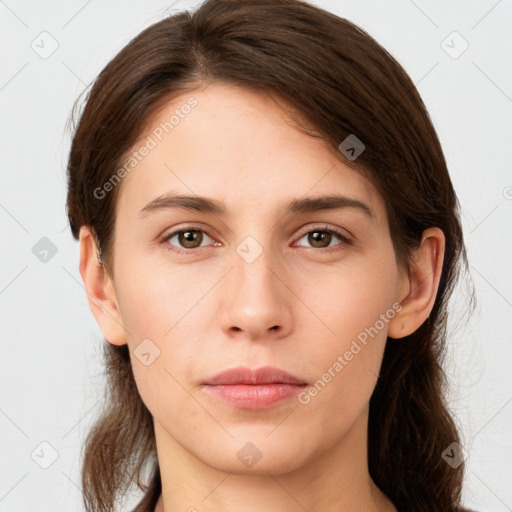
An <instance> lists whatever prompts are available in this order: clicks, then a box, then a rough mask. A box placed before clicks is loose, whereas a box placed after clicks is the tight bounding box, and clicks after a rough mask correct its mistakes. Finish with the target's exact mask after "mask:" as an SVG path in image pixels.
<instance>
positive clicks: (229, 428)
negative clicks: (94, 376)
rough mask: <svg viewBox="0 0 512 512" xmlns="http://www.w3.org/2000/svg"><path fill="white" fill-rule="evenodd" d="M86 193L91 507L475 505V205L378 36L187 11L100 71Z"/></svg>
mask: <svg viewBox="0 0 512 512" xmlns="http://www.w3.org/2000/svg"><path fill="white" fill-rule="evenodd" d="M68 178H69V182H68V198H67V211H68V216H69V220H70V225H71V229H72V232H73V236H74V237H75V238H76V239H78V240H79V241H80V250H81V253H80V273H81V276H82V278H83V281H84V285H85V288H86V290H87V293H88V299H89V304H90V307H91V310H92V312H93V314H94V316H95V319H96V321H97V323H98V325H99V327H100V329H101V331H102V333H103V335H104V337H105V340H106V341H107V342H108V343H105V364H106V374H107V378H108V386H107V396H106V401H105V404H104V410H103V412H102V415H101V416H100V417H99V418H98V420H97V423H96V425H95V426H94V428H93V429H92V430H91V432H90V433H89V436H88V438H87V441H86V445H85V446H84V453H83V465H82V486H83V490H84V502H85V505H86V508H87V510H90V511H92V510H102V511H107V510H109V511H110V510H114V506H115V504H116V502H117V501H119V499H122V498H123V497H124V495H125V494H126V493H127V491H128V490H129V488H130V484H132V483H133V482H136V483H137V485H138V486H139V488H140V489H142V490H145V491H146V492H145V495H144V496H143V498H142V500H141V501H140V503H139V504H138V505H137V507H136V508H135V510H136V511H154V510H156V511H164V510H165V512H174V511H178V510H190V511H192V510H199V511H203V510H204V511H207V510H212V511H213V510H215V511H216V510H222V511H229V510H235V509H236V510H246V511H253V510H276V511H295V510H308V511H310V512H313V511H331V510H332V511H334V510H354V511H355V510H364V511H371V512H374V511H375V512H376V511H380V512H384V511H415V512H420V511H425V512H426V511H428V512H433V511H439V512H441V511H442V512H446V511H456V510H463V509H462V508H461V505H460V495H461V488H462V481H463V468H464V461H463V456H462V450H461V447H460V443H459V440H460V439H459V434H458V431H457V427H456V424H455V421H454V419H453V418H452V416H451V414H450V412H449V411H448V409H447V406H446V402H445V396H444V383H445V376H444V373H443V369H442V367H441V361H442V358H443V354H444V346H445V343H446V321H447V317H446V314H447V313H446V312H447V304H448V299H449V297H450V295H451V292H452V290H453V286H454V284H455V282H456V279H457V276H458V272H459V269H460V267H461V265H464V264H465V265H467V263H466V255H465V248H464V242H463V236H462V230H461V225H460V220H459V213H458V202H457V198H456V195H455V192H454V190H453V187H452V183H451V181H450V177H449V174H448V171H447V167H446V162H445V160H444V156H443V153H442V149H441V146H440V143H439V140H438V138H437V135H436V132H435V130H434V128H433V126H432V123H431V121H430V118H429V115H428V113H427V111H426V109H425V106H424V104H423V102H422V100H421V98H420V96H419V94H418V92H417V90H416V88H415V87H414V84H413V83H412V81H411V80H410V78H409V77H408V75H407V74H406V73H405V71H404V70H403V69H402V68H401V66H400V65H399V64H398V63H397V62H396V61H395V60H394V59H393V57H391V56H390V55H389V54H388V53H387V52H386V51H385V50H384V49H383V48H382V47H381V46H380V45H379V44H378V43H377V42H376V41H375V40H374V39H372V38H371V37H370V36H369V35H368V34H367V33H365V32H364V31H363V30H361V29H360V28H358V27H357V26H355V25H353V24H352V23H350V22H348V21H347V20H344V19H340V18H338V17H336V16H335V15H333V14H330V13H328V12H326V11H323V10H321V9H319V8H317V7H315V6H312V5H310V4H308V3H305V2H300V1H298V0H278V1H276V0H257V1H256V0H210V1H206V2H205V3H203V4H202V5H201V6H200V8H198V9H197V10H196V11H195V12H194V13H188V12H182V13H179V14H176V15H173V16H170V17H168V18H166V19H164V20H162V21H160V22H158V23H156V24H154V25H152V26H151V27H149V28H148V29H146V30H144V31H143V32H142V33H141V34H140V35H139V36H137V37H136V38H135V39H134V40H133V41H132V42H130V43H129V44H128V45H127V46H126V47H125V48H124V49H123V50H122V51H121V52H120V53H119V54H118V55H117V56H116V57H115V58H114V59H113V60H112V61H111V62H110V63H109V64H108V65H107V66H106V68H105V69H104V70H103V71H102V72H101V73H100V75H99V77H98V79H97V80H96V82H95V84H94V86H93V87H92V89H91V91H90V93H89V97H88V101H87V104H86V106H85V108H84V110H83V112H82V114H81V117H80V121H79V123H78V125H77V126H76V128H75V133H74V137H73V142H72V147H71V153H70V156H69V163H68ZM148 472H149V483H148V484H147V485H146V484H145V483H144V482H143V480H144V479H145V473H146V474H147V473H148Z"/></svg>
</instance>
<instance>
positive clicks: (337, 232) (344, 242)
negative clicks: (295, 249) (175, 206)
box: [159, 226, 353, 254]
mask: <svg viewBox="0 0 512 512" xmlns="http://www.w3.org/2000/svg"><path fill="white" fill-rule="evenodd" d="M187 231H201V232H203V233H205V234H206V235H207V236H210V235H208V233H206V231H205V230H204V229H201V228H200V227H198V226H188V227H185V228H182V229H179V230H177V231H173V232H172V233H169V234H165V235H164V236H163V237H162V238H160V240H159V243H166V245H167V246H168V247H167V250H168V251H171V252H174V253H177V254H192V253H193V252H195V251H198V250H200V249H204V247H196V248H195V249H180V248H178V247H176V246H174V245H171V244H169V243H168V241H169V239H171V238H172V237H173V236H175V235H178V234H180V233H184V232H187ZM314 232H320V233H329V234H333V235H336V236H337V237H338V238H339V239H340V240H341V243H339V244H336V245H335V246H333V247H327V248H324V249H319V248H316V247H310V249H313V250H314V251H319V252H323V253H331V252H335V251H338V250H342V249H343V247H341V248H340V247H338V246H340V245H341V246H343V245H351V244H352V243H353V242H352V240H351V239H350V238H348V237H347V235H345V234H344V233H343V232H342V231H341V230H338V229H335V228H332V227H329V226H321V227H317V228H314V229H310V230H308V231H305V232H303V233H302V234H301V235H300V236H299V238H298V239H297V240H300V239H301V238H303V237H304V236H305V235H308V234H309V233H314ZM210 238H213V237H211V236H210Z"/></svg>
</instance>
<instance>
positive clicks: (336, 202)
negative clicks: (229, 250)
mask: <svg viewBox="0 0 512 512" xmlns="http://www.w3.org/2000/svg"><path fill="white" fill-rule="evenodd" d="M175 208H180V209H185V210H190V211H197V212H204V213H213V214H215V215H226V214H227V211H228V210H227V208H226V205H225V204H224V203H223V202H222V201H218V200H217V199H212V198H209V197H202V196H188V195H181V194H172V193H169V194H164V195H162V196H160V197H157V198H156V199H153V200H152V201H150V202H149V203H148V204H147V205H146V206H144V208H142V209H141V210H140V211H139V218H143V217H146V216H147V215H148V214H149V213H151V212H154V211H158V210H169V209H175ZM345 208H354V209H356V210H359V211H361V212H363V213H364V214H365V215H366V216H367V217H369V218H370V219H371V220H372V221H375V214H374V212H373V211H372V209H371V208H370V207H369V206H368V205H367V204H365V203H363V202H362V201H359V200H358V199H354V198H351V197H348V196H345V195H342V194H330V195H324V196H317V197H305V198H302V199H294V200H292V201H290V203H288V205H287V206H286V209H285V214H290V213H299V214H305V213H312V212H318V211H326V210H339V209H345Z"/></svg>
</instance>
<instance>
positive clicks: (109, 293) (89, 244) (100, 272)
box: [79, 226, 127, 345]
mask: <svg viewBox="0 0 512 512" xmlns="http://www.w3.org/2000/svg"><path fill="white" fill-rule="evenodd" d="M79 239H80V275H81V276H82V280H83V282H84V287H85V291H86V292H87V300H88V301H89V307H90V308H91V311H92V314H93V315H94V318H95V319H96V322H97V324H98V327H99V328H100V330H101V332H102V333H103V336H104V338H105V339H106V340H107V341H108V342H109V343H111V344H112V345H124V344H126V343H127V338H126V334H127V333H126V330H125V328H124V325H123V321H122V317H121V313H120V310H119V304H118V302H117V297H116V293H115V288H114V282H113V280H112V278H111V277H110V276H109V275H108V273H107V271H106V269H105V267H104V265H103V263H102V262H101V261H100V260H99V258H98V247H97V245H96V239H95V237H94V234H93V232H92V230H91V228H90V227H89V226H82V227H81V228H80V234H79Z"/></svg>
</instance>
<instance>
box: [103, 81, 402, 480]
mask: <svg viewBox="0 0 512 512" xmlns="http://www.w3.org/2000/svg"><path fill="white" fill-rule="evenodd" d="M191 97H193V98H194V99H195V101H194V100H190V98H191ZM189 100H190V101H189ZM187 101H189V103H187ZM185 105H189V107H190V108H188V107H184V106H185ZM176 111H177V112H176ZM173 115H174V118H172V116H173ZM165 123H167V124H165ZM148 137H149V138H148ZM340 142H342V141H340ZM363 142H364V141H363ZM144 145H145V147H146V148H147V149H146V150H143V149H142V150H141V147H142V146H144ZM133 149H134V151H136V150H138V155H139V157H137V158H138V159H137V163H136V165H135V166H134V167H133V168H131V170H129V172H128V173H127V174H126V176H125V178H124V182H123V183H122V185H121V186H122V188H121V191H120V192H121V193H120V196H119V198H118V203H117V209H116V226H115V241H114V260H113V261H114V273H115V278H114V287H115V294H116V301H117V304H118V308H119V312H120V315H121V319H122V324H123V325H124V328H125V331H123V332H124V333H125V335H126V339H125V341H126V342H127V343H128V345H129V348H130V354H131V361H132V366H133V371H134V375H135V379H136V382H137V386H138V389H139V392H140V395H141V397H142V399H143V400H144V402H145V404H146V405H147V407H148V409H149V410H150V412H151V414H152V415H153V418H154V421H155V428H156V432H157V443H158V445H159V447H160V448H162V447H167V448H168V449H169V450H171V449H173V450H174V449H175V448H179V447H181V449H183V450H184V451H185V452H187V453H188V454H191V455H193V456H194V457H195V458H197V459H199V460H201V461H202V462H204V463H206V464H208V465H209V466H212V467H216V468H218V469H221V470H223V471H229V472H232V471H237V472H240V471H247V472H249V471H251V472H261V473H264V472H265V471H278V470H279V471H291V470H294V469H296V468H299V467H300V466H302V465H304V464H305V463H307V462H308V461H312V460H313V459H314V458H315V457H319V456H321V455H322V454H324V453H325V452H326V451H327V450H330V449H333V448H334V447H336V446H341V444H343V443H347V442H348V440H349V439H351V440H352V441H354V440H355V439H359V440H360V441H361V442H363V437H361V436H362V435H363V432H364V435H366V431H365V429H366V420H367V416H366V415H367V411H368V403H369V400H370V396H371V394H372V391H373V389H374V387H375V384H376V381H377V378H378V377H377V376H378V374H379V368H380V364H381V359H382V355H383V350H384V346H385V343H386V336H387V332H388V327H389V322H390V321H391V319H392V318H393V317H394V313H395V311H396V310H397V307H398V308H399V306H397V303H398V302H399V301H400V300H401V299H402V298H403V296H404V294H405V293H404V292H405V291H406V290H407V279H406V278H405V276H404V275H403V274H402V273H401V271H400V269H399V268H398V266H397V262H396V260H395V254H394V251H393V246H392V242H391V239H390V233H389V228H388V221H387V217H386V212H385V208H384V202H383V199H382V197H380V195H379V194H378V192H377V191H376V189H375V188H374V187H373V186H372V185H371V184H370V183H369V182H368V181H367V180H366V179H365V178H363V177H362V176H361V175H359V174H357V173H356V172H354V171H353V170H352V169H350V168H349V167H347V166H346V165H344V164H342V163H341V162H340V161H339V160H337V159H335V158H334V156H333V155H332V154H331V153H330V152H329V150H328V149H327V146H326V143H325V142H324V141H323V140H322V139H320V138H314V137H310V136H308V135H305V134H303V133H301V132H300V131H298V130H297V129H296V128H294V127H293V126H292V123H291V122H290V121H289V120H288V119H287V118H286V117H285V116H284V114H283V113H282V111H281V110H280V109H278V108H277V107H276V106H275V104H274V103H273V102H272V101H271V100H270V99H268V98H266V97H264V96H261V95H259V94H258V93H255V92H250V91H248V90H244V89H240V88H235V87H233V86H228V85H221V84H218V83H217V84H213V85H211V86H209V87H208V88H206V89H204V90H201V91H195V92H194V93H186V94H183V95H182V96H180V97H178V98H176V99H175V100H173V101H172V102H171V103H169V104H168V105H167V106H166V107H165V108H164V109H162V110H161V111H160V112H159V113H158V115H157V117H156V118H155V119H154V122H153V123H152V126H151V128H150V130H148V132H147V133H146V134H144V136H143V137H141V139H140V142H139V143H138V144H136V145H135V146H134V148H133ZM139 160H140V161H139ZM132 162H134V161H132ZM118 186H119V185H118ZM176 195H180V196H191V197H192V198H193V199H194V200H195V201H197V200H198V198H208V200H209V201H215V204H216V205H221V206H222V208H223V209H225V211H224V212H222V213H219V212H212V211H200V210H198V209H193V208H183V207H176V206H173V205H172V204H171V202H170V201H169V202H168V203H167V205H166V203H165V201H160V202H159V203H153V207H148V206H147V205H149V204H151V202H152V201H155V199H157V198H162V197H169V198H172V197H173V196H176ZM333 195H339V196H345V197H347V198H349V199H350V200H352V201H353V202H352V203H350V202H347V201H345V206H343V201H340V202H338V203H337V204H335V202H333V201H331V203H330V207H329V208H326V207H325V206H326V205H325V204H324V205H323V206H324V207H323V208H315V203H308V201H309V200H311V199H312V198H320V197H323V196H333ZM291 203H292V204H294V205H295V208H294V209H292V211H289V205H290V204H291ZM308 204H309V205H310V206H311V208H307V205H308ZM316 205H317V206H318V205H319V203H317V204H316ZM333 206H336V207H333ZM191 230H197V231H195V232H194V231H192V232H191ZM326 230H334V231H339V232H340V233H341V238H340V237H339V235H337V234H335V233H331V232H329V231H326ZM179 231H182V233H179ZM177 232H178V233H177ZM175 233H177V234H175ZM238 366H244V367H246V368H250V369H257V368H260V367H263V366H273V367H277V368H279V369H282V370H285V371H287V372H289V373H291V374H293V375H295V376H297V377H298V378H299V379H300V380H301V381H304V382H306V383H307V384H309V386H305V387H302V388H300V392H299V390H297V392H296V393H295V395H293V396H291V397H290V398H288V399H285V400H282V401H280V402H277V403H274V404H272V403H269V402H264V406H263V407H262V408H259V409H258V408H253V407H252V406H251V405H250V404H249V402H241V403H239V404H238V405H237V404H234V403H228V402H225V401H223V400H221V399H219V398H218V397H217V396H216V395H215V394H213V393H211V392H210V391H208V387H207V386H204V381H205V380H207V379H209V378H211V377H214V376H215V375H217V374H218V373H220V372H221V371H223V370H226V369H230V368H234V367H238ZM252 405H254V404H252ZM364 439H366V438H365V437H364ZM248 443H252V444H248ZM167 448H165V449H167ZM247 455H249V456H253V458H252V460H253V461H254V460H256V459H258V457H261V458H260V459H259V460H256V462H247V461H248V460H249V459H250V457H249V459H247V458H246V456H247ZM252 466H253V468H252Z"/></svg>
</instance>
